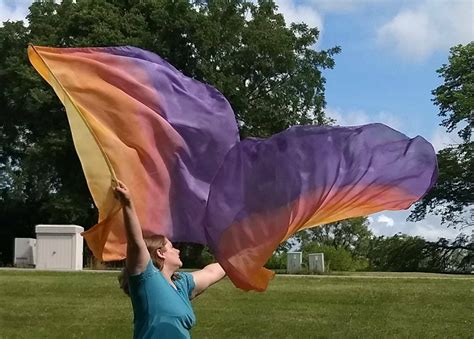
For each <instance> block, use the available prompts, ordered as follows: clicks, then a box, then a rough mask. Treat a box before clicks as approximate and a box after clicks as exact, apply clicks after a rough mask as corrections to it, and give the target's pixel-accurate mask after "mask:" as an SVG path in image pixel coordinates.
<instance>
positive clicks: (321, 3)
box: [309, 0, 391, 12]
mask: <svg viewBox="0 0 474 339" xmlns="http://www.w3.org/2000/svg"><path fill="white" fill-rule="evenodd" d="M390 1H391V0H311V1H309V2H310V3H312V4H314V5H315V6H317V7H318V8H319V9H321V10H322V11H325V12H347V11H352V10H355V9H358V8H362V7H366V6H367V5H381V4H386V3H389V2H390Z"/></svg>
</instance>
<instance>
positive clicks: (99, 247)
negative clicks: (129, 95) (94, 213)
mask: <svg viewBox="0 0 474 339" xmlns="http://www.w3.org/2000/svg"><path fill="white" fill-rule="evenodd" d="M38 47H40V46H38ZM46 48H47V47H46ZM28 54H29V55H30V62H31V63H32V64H33V66H35V61H33V60H32V58H31V55H32V54H34V55H35V56H36V58H35V59H36V60H37V61H39V62H40V63H41V65H42V66H44V68H45V69H46V70H47V72H48V75H50V76H51V77H52V79H53V80H54V82H55V83H56V84H58V86H59V89H60V90H61V92H62V94H64V96H65V98H66V100H67V101H68V102H70V103H71V106H72V107H73V108H74V112H75V113H77V115H79V117H80V119H81V120H82V122H83V123H84V125H85V126H86V128H87V130H88V131H89V133H90V135H91V136H92V139H93V140H94V141H95V143H96V145H97V148H98V149H99V150H100V152H101V154H102V157H103V159H104V161H105V164H106V165H107V168H108V170H109V173H110V176H111V186H115V185H116V183H117V176H116V174H115V171H114V169H113V167H112V164H111V162H110V159H109V158H108V156H107V154H106V153H105V151H104V149H103V147H102V145H101V143H100V141H99V140H98V138H97V136H96V135H95V133H94V131H93V130H92V128H91V126H90V125H89V123H88V121H87V120H86V119H85V117H84V116H83V114H82V112H81V110H80V109H79V108H78V107H77V104H76V103H75V102H74V100H73V99H72V98H71V96H70V94H69V93H68V92H67V91H66V89H65V88H64V87H63V85H62V84H61V82H60V81H59V80H58V78H57V77H56V76H55V74H54V73H53V72H52V70H51V68H50V67H49V65H48V64H47V62H46V61H45V60H44V59H43V57H42V56H41V54H40V53H39V52H38V50H37V49H36V48H35V46H34V45H33V44H29V45H28ZM39 74H40V75H42V74H41V72H39ZM42 76H43V75H42ZM43 78H45V77H44V76H43ZM45 80H46V81H47V82H49V80H48V79H46V78H45ZM53 89H54V87H53ZM57 94H58V93H57ZM58 96H59V95H58ZM61 101H62V100H61ZM63 105H65V103H64V102H63ZM97 207H98V206H97ZM120 210H121V208H120V207H119V208H116V209H115V210H114V211H112V213H111V214H110V215H109V217H108V218H106V219H104V220H101V221H100V222H99V223H98V224H96V225H95V226H94V227H92V228H90V229H89V230H86V231H84V232H82V233H81V235H82V236H84V238H86V239H88V238H89V235H90V234H91V233H96V232H97V231H98V227H97V226H99V225H103V224H107V222H108V221H109V220H110V219H112V218H113V217H114V216H115V215H116V214H117V212H119V211H120ZM106 242H107V237H100V241H99V242H98V244H96V245H94V246H92V248H91V250H92V252H93V254H94V256H95V257H97V258H99V259H101V260H104V253H103V251H104V248H105V244H106ZM114 259H115V258H114Z"/></svg>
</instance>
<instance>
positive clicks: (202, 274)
mask: <svg viewBox="0 0 474 339" xmlns="http://www.w3.org/2000/svg"><path fill="white" fill-rule="evenodd" d="M191 275H192V276H193V279H194V284H195V285H196V286H195V287H194V290H193V293H192V294H191V299H193V298H194V297H197V296H198V295H199V294H201V293H202V292H204V291H205V290H206V289H207V288H208V287H209V286H211V285H214V284H215V283H216V282H218V281H219V280H221V279H222V278H224V277H225V271H224V269H223V268H222V266H221V265H219V264H218V263H215V264H210V265H207V266H206V267H204V268H203V269H202V270H199V271H195V272H192V273H191Z"/></svg>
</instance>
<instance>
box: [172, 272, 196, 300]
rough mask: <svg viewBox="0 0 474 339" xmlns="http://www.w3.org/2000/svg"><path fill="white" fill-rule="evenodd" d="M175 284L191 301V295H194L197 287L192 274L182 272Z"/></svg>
mask: <svg viewBox="0 0 474 339" xmlns="http://www.w3.org/2000/svg"><path fill="white" fill-rule="evenodd" d="M175 284H177V285H179V289H180V290H182V291H183V293H184V294H185V295H186V296H187V297H188V298H189V299H191V294H192V293H193V290H194V287H196V284H195V283H194V278H193V276H192V274H190V273H187V272H180V273H179V279H178V280H176V281H175Z"/></svg>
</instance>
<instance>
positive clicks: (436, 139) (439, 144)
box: [431, 127, 462, 152]
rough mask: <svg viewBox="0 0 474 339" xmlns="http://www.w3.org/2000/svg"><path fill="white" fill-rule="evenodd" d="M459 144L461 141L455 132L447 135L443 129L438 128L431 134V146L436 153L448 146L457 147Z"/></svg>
mask: <svg viewBox="0 0 474 339" xmlns="http://www.w3.org/2000/svg"><path fill="white" fill-rule="evenodd" d="M460 143H462V139H461V137H460V136H459V135H458V133H457V131H453V132H451V133H448V132H446V129H445V128H444V127H438V128H437V129H436V130H435V131H434V132H433V136H432V137H431V144H432V145H433V147H434V149H435V151H436V152H438V151H439V150H441V149H443V148H446V147H448V146H452V145H457V144H460Z"/></svg>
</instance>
